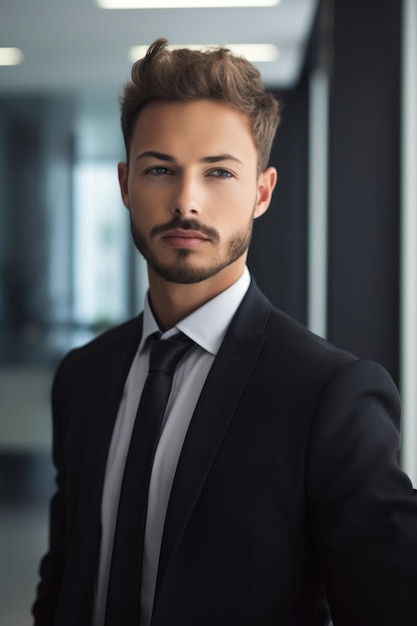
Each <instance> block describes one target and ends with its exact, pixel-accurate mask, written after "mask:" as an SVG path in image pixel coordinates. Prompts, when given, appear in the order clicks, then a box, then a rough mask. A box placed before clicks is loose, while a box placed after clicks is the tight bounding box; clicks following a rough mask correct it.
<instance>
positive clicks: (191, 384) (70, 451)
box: [33, 40, 417, 626]
mask: <svg viewBox="0 0 417 626" xmlns="http://www.w3.org/2000/svg"><path fill="white" fill-rule="evenodd" d="M278 119H279V111H278V105H277V103H276V101H275V100H274V99H273V98H272V96H271V95H270V94H269V93H267V92H266V91H265V89H264V87H263V85H262V83H261V80H260V76H259V73H258V72H257V71H256V70H255V69H254V68H253V67H252V66H251V65H250V64H249V63H247V62H246V61H244V60H242V59H240V58H236V57H234V56H232V55H231V54H230V53H229V52H228V51H227V50H224V49H219V50H215V51H211V52H205V53H202V52H192V51H189V50H178V51H175V52H169V51H168V50H167V48H166V42H165V41H164V40H158V41H157V42H155V43H154V44H153V45H152V46H151V47H150V49H149V51H148V54H147V56H146V57H145V59H143V60H141V61H139V62H138V63H136V64H135V65H134V67H133V71H132V82H131V83H129V84H128V85H127V86H126V89H125V94H124V99H123V102H122V126H123V132H124V138H125V143H126V150H127V162H126V163H121V164H120V165H119V181H120V188H121V194H122V199H123V202H124V204H125V206H126V208H127V209H128V211H129V213H130V220H131V229H132V235H133V239H134V242H135V244H136V247H137V248H138V250H139V252H140V253H141V254H142V255H143V256H144V257H145V259H146V261H147V264H148V270H149V292H148V295H147V298H146V301H145V304H144V312H143V314H141V315H140V316H139V317H138V318H136V319H134V320H132V321H129V322H127V323H126V324H124V325H122V326H120V327H118V328H116V329H114V330H111V331H110V332H108V333H106V334H104V335H103V336H101V337H99V338H98V339H96V340H94V341H93V342H92V343H90V344H89V345H87V346H85V347H83V348H81V349H78V350H75V351H73V352H72V353H70V354H69V355H68V356H67V357H66V359H64V361H63V363H62V364H61V366H60V368H59V369H58V372H57V375H56V378H55V383H54V388H53V414H54V461H55V464H56V467H57V485H58V489H57V493H56V495H55V497H54V499H53V502H52V508H51V534H50V547H49V551H48V553H47V555H46V556H45V558H44V559H43V561H42V565H41V582H40V584H39V587H38V595H37V599H36V602H35V604H34V608H33V614H34V617H35V624H36V626H51V625H55V626H103V625H105V626H130V625H135V626H138V624H139V623H140V625H141V626H150V624H152V626H177V625H178V626H214V625H216V626H276V625H278V624H282V625H284V626H324V625H326V624H328V623H329V620H330V616H329V609H328V607H330V613H331V617H332V620H333V622H334V625H335V626H388V625H389V626H394V625H396V624H401V626H411V625H414V626H415V624H416V623H417V498H416V496H415V492H414V490H413V488H412V485H411V484H410V481H409V480H408V478H407V477H406V476H405V475H404V474H403V473H402V472H401V471H400V469H399V467H398V464H397V451H398V446H399V414H400V406H399V401H398V396H397V392H396V389H395V387H394V385H393V383H392V381H391V379H390V378H389V376H388V374H387V373H386V372H385V371H384V370H383V369H382V368H381V367H379V366H378V365H376V364H374V363H370V362H364V361H360V360H358V359H356V358H355V357H354V356H352V355H350V354H347V353H346V352H342V351H340V350H338V349H337V348H335V347H333V346H331V345H329V344H328V343H326V342H325V341H323V340H321V339H319V338H317V337H316V336H314V335H312V334H311V333H309V332H308V331H307V330H306V329H305V328H303V327H302V326H300V325H299V324H297V323H296V322H295V321H293V320H291V319H290V318H288V317H287V316H286V315H284V314H283V313H282V312H280V311H278V310H276V309H274V308H273V307H272V306H271V304H270V303H269V302H268V300H267V299H266V298H265V297H264V296H263V295H262V294H261V293H260V292H259V290H258V289H257V287H256V285H255V284H254V281H253V280H251V278H250V276H249V272H248V270H247V268H246V266H245V262H246V256H247V251H248V246H249V242H250V238H251V232H252V224H253V220H254V219H255V218H257V217H258V216H260V215H262V214H263V213H264V212H265V211H266V210H267V208H268V205H269V203H270V199H271V194H272V192H273V189H274V185H275V183H276V178H277V174H276V171H275V169H274V168H272V167H267V164H268V158H269V152H270V147H271V143H272V140H273V137H274V133H275V130H276V127H277V124H278ZM156 331H157V332H158V333H159V334H161V333H162V336H161V339H160V340H159V341H156V342H155V341H153V342H152V341H150V340H149V339H150V338H151V337H152V336H153V335H154V334H155V332H156ZM178 332H181V333H182V334H183V335H185V336H187V337H188V338H189V339H191V340H192V342H193V344H192V347H191V348H189V349H188V351H187V352H186V353H185V356H183V357H182V360H181V361H180V362H179V364H178V365H177V368H176V370H175V375H174V379H173V384H172V389H171V393H170V396H169V400H168V404H167V405H166V409H164V422H163V423H162V426H161V427H160V428H159V427H158V428H159V430H158V435H157V436H158V443H157V444H155V445H156V451H155V452H154V456H153V457H152V455H151V470H152V473H151V475H150V478H149V479H147V478H146V477H145V476H144V474H145V470H144V464H145V461H143V464H142V466H139V469H134V468H135V463H136V462H138V461H139V463H140V462H142V460H141V459H144V458H145V457H146V454H147V453H146V451H142V452H141V453H137V448H136V447H135V446H136V445H140V440H141V437H139V438H136V436H135V433H136V432H137V430H136V429H139V428H141V425H142V424H146V423H147V420H146V417H147V414H146V415H145V417H144V415H143V411H142V412H141V410H140V409H139V413H138V417H137V418H136V411H137V407H138V404H139V400H140V398H141V395H142V401H141V407H142V406H143V404H142V402H144V397H145V396H146V392H145V390H144V387H145V389H146V385H145V379H146V376H147V373H148V367H149V361H150V356H149V355H150V352H151V350H153V347H151V345H152V346H154V345H155V344H158V345H159V346H160V345H163V344H164V342H165V341H171V342H172V343H176V345H179V343H180V342H179V341H173V340H172V337H173V335H174V334H176V333H178ZM166 345H168V344H166ZM152 354H153V353H152ZM152 358H153V357H152ZM151 362H152V361H151ZM150 369H151V370H152V369H153V366H152V367H151V368H150ZM150 375H151V374H150ZM146 384H147V383H146ZM142 390H144V391H143V393H142ZM155 403H156V402H155ZM147 411H148V413H150V412H151V411H152V408H148V409H147ZM145 413H146V411H145ZM142 439H143V437H142ZM137 441H139V443H138V444H137ZM129 450H130V454H129ZM132 469H133V474H132V472H131V470H132ZM151 470H149V471H151ZM135 472H136V474H135ZM132 476H133V479H132V478H131V477H132ZM143 482H144V484H145V494H144V493H143ZM127 484H131V485H133V491H131V492H129V491H128V486H127ZM136 487H137V488H136ZM129 493H130V495H128V496H126V494H129ZM139 500H141V502H142V504H140V506H141V507H142V509H140V508H139V509H138V508H137V506H136V504H137V502H136V501H139ZM138 511H142V512H139V513H138ZM123 519H125V520H126V519H127V522H126V521H123ZM123 524H125V525H123ZM135 532H136V537H135V536H134V534H135ZM131 533H133V535H132V537H133V538H131Z"/></svg>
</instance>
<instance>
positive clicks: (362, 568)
mask: <svg viewBox="0 0 417 626" xmlns="http://www.w3.org/2000/svg"><path fill="white" fill-rule="evenodd" d="M399 425H400V403H399V398H398V393H397V390H396V388H395V386H394V384H393V382H392V380H391V378H390V377H389V375H388V374H387V373H386V372H385V370H384V369H383V368H382V367H380V366H379V365H377V364H375V363H371V362H368V361H360V360H359V361H354V362H352V363H350V364H349V365H347V366H345V367H344V368H342V370H341V371H339V373H337V374H336V375H335V376H334V377H333V379H332V380H331V382H330V383H329V384H328V386H327V388H326V390H325V392H324V394H323V396H322V398H321V401H320V403H319V406H318V408H317V411H316V416H315V423H314V426H313V428H312V431H311V435H310V441H309V456H308V466H307V473H308V475H307V484H308V498H309V508H310V515H311V519H312V528H313V534H314V540H315V545H316V547H317V553H318V559H319V562H320V566H321V570H322V575H323V579H324V582H325V586H326V591H327V596H328V601H329V605H330V610H331V613H332V619H333V623H334V626H353V625H354V626H393V625H394V624H401V626H412V625H413V626H415V624H417V497H416V491H415V490H414V489H413V487H412V485H411V482H410V480H409V478H408V477H407V476H406V475H405V474H404V473H403V472H402V471H401V469H400V467H399V464H398V451H399V444H400V436H399Z"/></svg>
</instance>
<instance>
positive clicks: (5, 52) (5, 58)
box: [0, 48, 23, 65]
mask: <svg viewBox="0 0 417 626" xmlns="http://www.w3.org/2000/svg"><path fill="white" fill-rule="evenodd" d="M22 60H23V52H22V51H21V50H20V49H19V48H0V65H19V63H21V62H22Z"/></svg>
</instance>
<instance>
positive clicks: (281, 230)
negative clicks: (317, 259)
mask: <svg viewBox="0 0 417 626" xmlns="http://www.w3.org/2000/svg"><path fill="white" fill-rule="evenodd" d="M307 88H308V84H307V80H306V77H303V79H302V80H301V81H300V83H299V84H298V85H297V86H296V87H295V88H294V89H292V90H289V91H281V92H279V93H276V94H275V95H276V96H277V98H278V99H279V100H280V102H281V105H282V120H281V124H280V126H279V127H278V132H277V136H276V138H275V141H274V145H273V148H272V153H271V159H270V164H271V165H273V166H274V167H276V168H277V170H278V183H277V187H276V189H275V192H274V195H273V198H272V202H271V206H270V208H269V210H268V211H267V212H266V213H265V214H264V215H263V216H262V217H260V218H259V219H258V220H256V222H255V227H254V234H253V240H252V245H251V250H250V253H249V258H248V265H249V268H250V270H251V272H252V273H253V275H254V276H255V279H256V282H257V283H258V285H259V286H260V287H261V289H262V290H263V291H264V292H265V293H266V294H267V295H268V297H269V298H270V299H271V301H272V302H273V303H274V304H275V305H276V306H278V307H279V308H281V309H283V310H284V311H286V312H287V313H288V314H290V315H292V316H293V317H295V318H296V319H297V320H299V321H300V322H302V323H305V322H306V286H307V283H306V251H307V246H306V237H307V166H308V162H307V137H308V97H307V96H308V92H307Z"/></svg>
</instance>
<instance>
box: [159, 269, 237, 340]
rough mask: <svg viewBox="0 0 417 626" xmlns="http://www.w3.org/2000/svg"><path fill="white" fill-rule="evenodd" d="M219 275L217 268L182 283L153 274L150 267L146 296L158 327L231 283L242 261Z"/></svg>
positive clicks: (165, 326)
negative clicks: (208, 274)
mask: <svg viewBox="0 0 417 626" xmlns="http://www.w3.org/2000/svg"><path fill="white" fill-rule="evenodd" d="M230 268H231V266H229V267H228V268H226V269H228V270H229V271H228V272H226V273H225V274H224V275H223V272H219V274H216V275H215V276H212V277H211V278H209V279H207V280H204V281H201V282H199V283H192V284H189V285H183V284H178V283H170V282H167V281H166V280H164V279H162V278H160V277H159V276H157V275H156V274H155V273H154V272H153V270H152V269H151V268H148V274H149V299H150V303H151V306H152V311H153V314H154V316H155V318H156V320H157V322H158V325H159V327H160V329H161V330H162V331H165V330H168V329H169V328H173V327H174V326H175V325H176V324H177V323H178V322H180V321H181V320H182V319H184V318H185V317H187V315H190V314H191V313H192V312H193V311H196V310H197V309H198V308H200V307H201V306H203V304H205V303H206V302H208V301H209V300H212V299H213V298H215V297H216V296H217V295H219V294H220V293H222V292H223V291H225V289H227V288H228V287H230V286H231V285H233V283H235V282H236V281H237V280H238V279H239V278H240V276H241V275H242V272H243V269H244V264H243V265H241V266H236V267H234V268H232V269H233V271H230Z"/></svg>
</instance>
